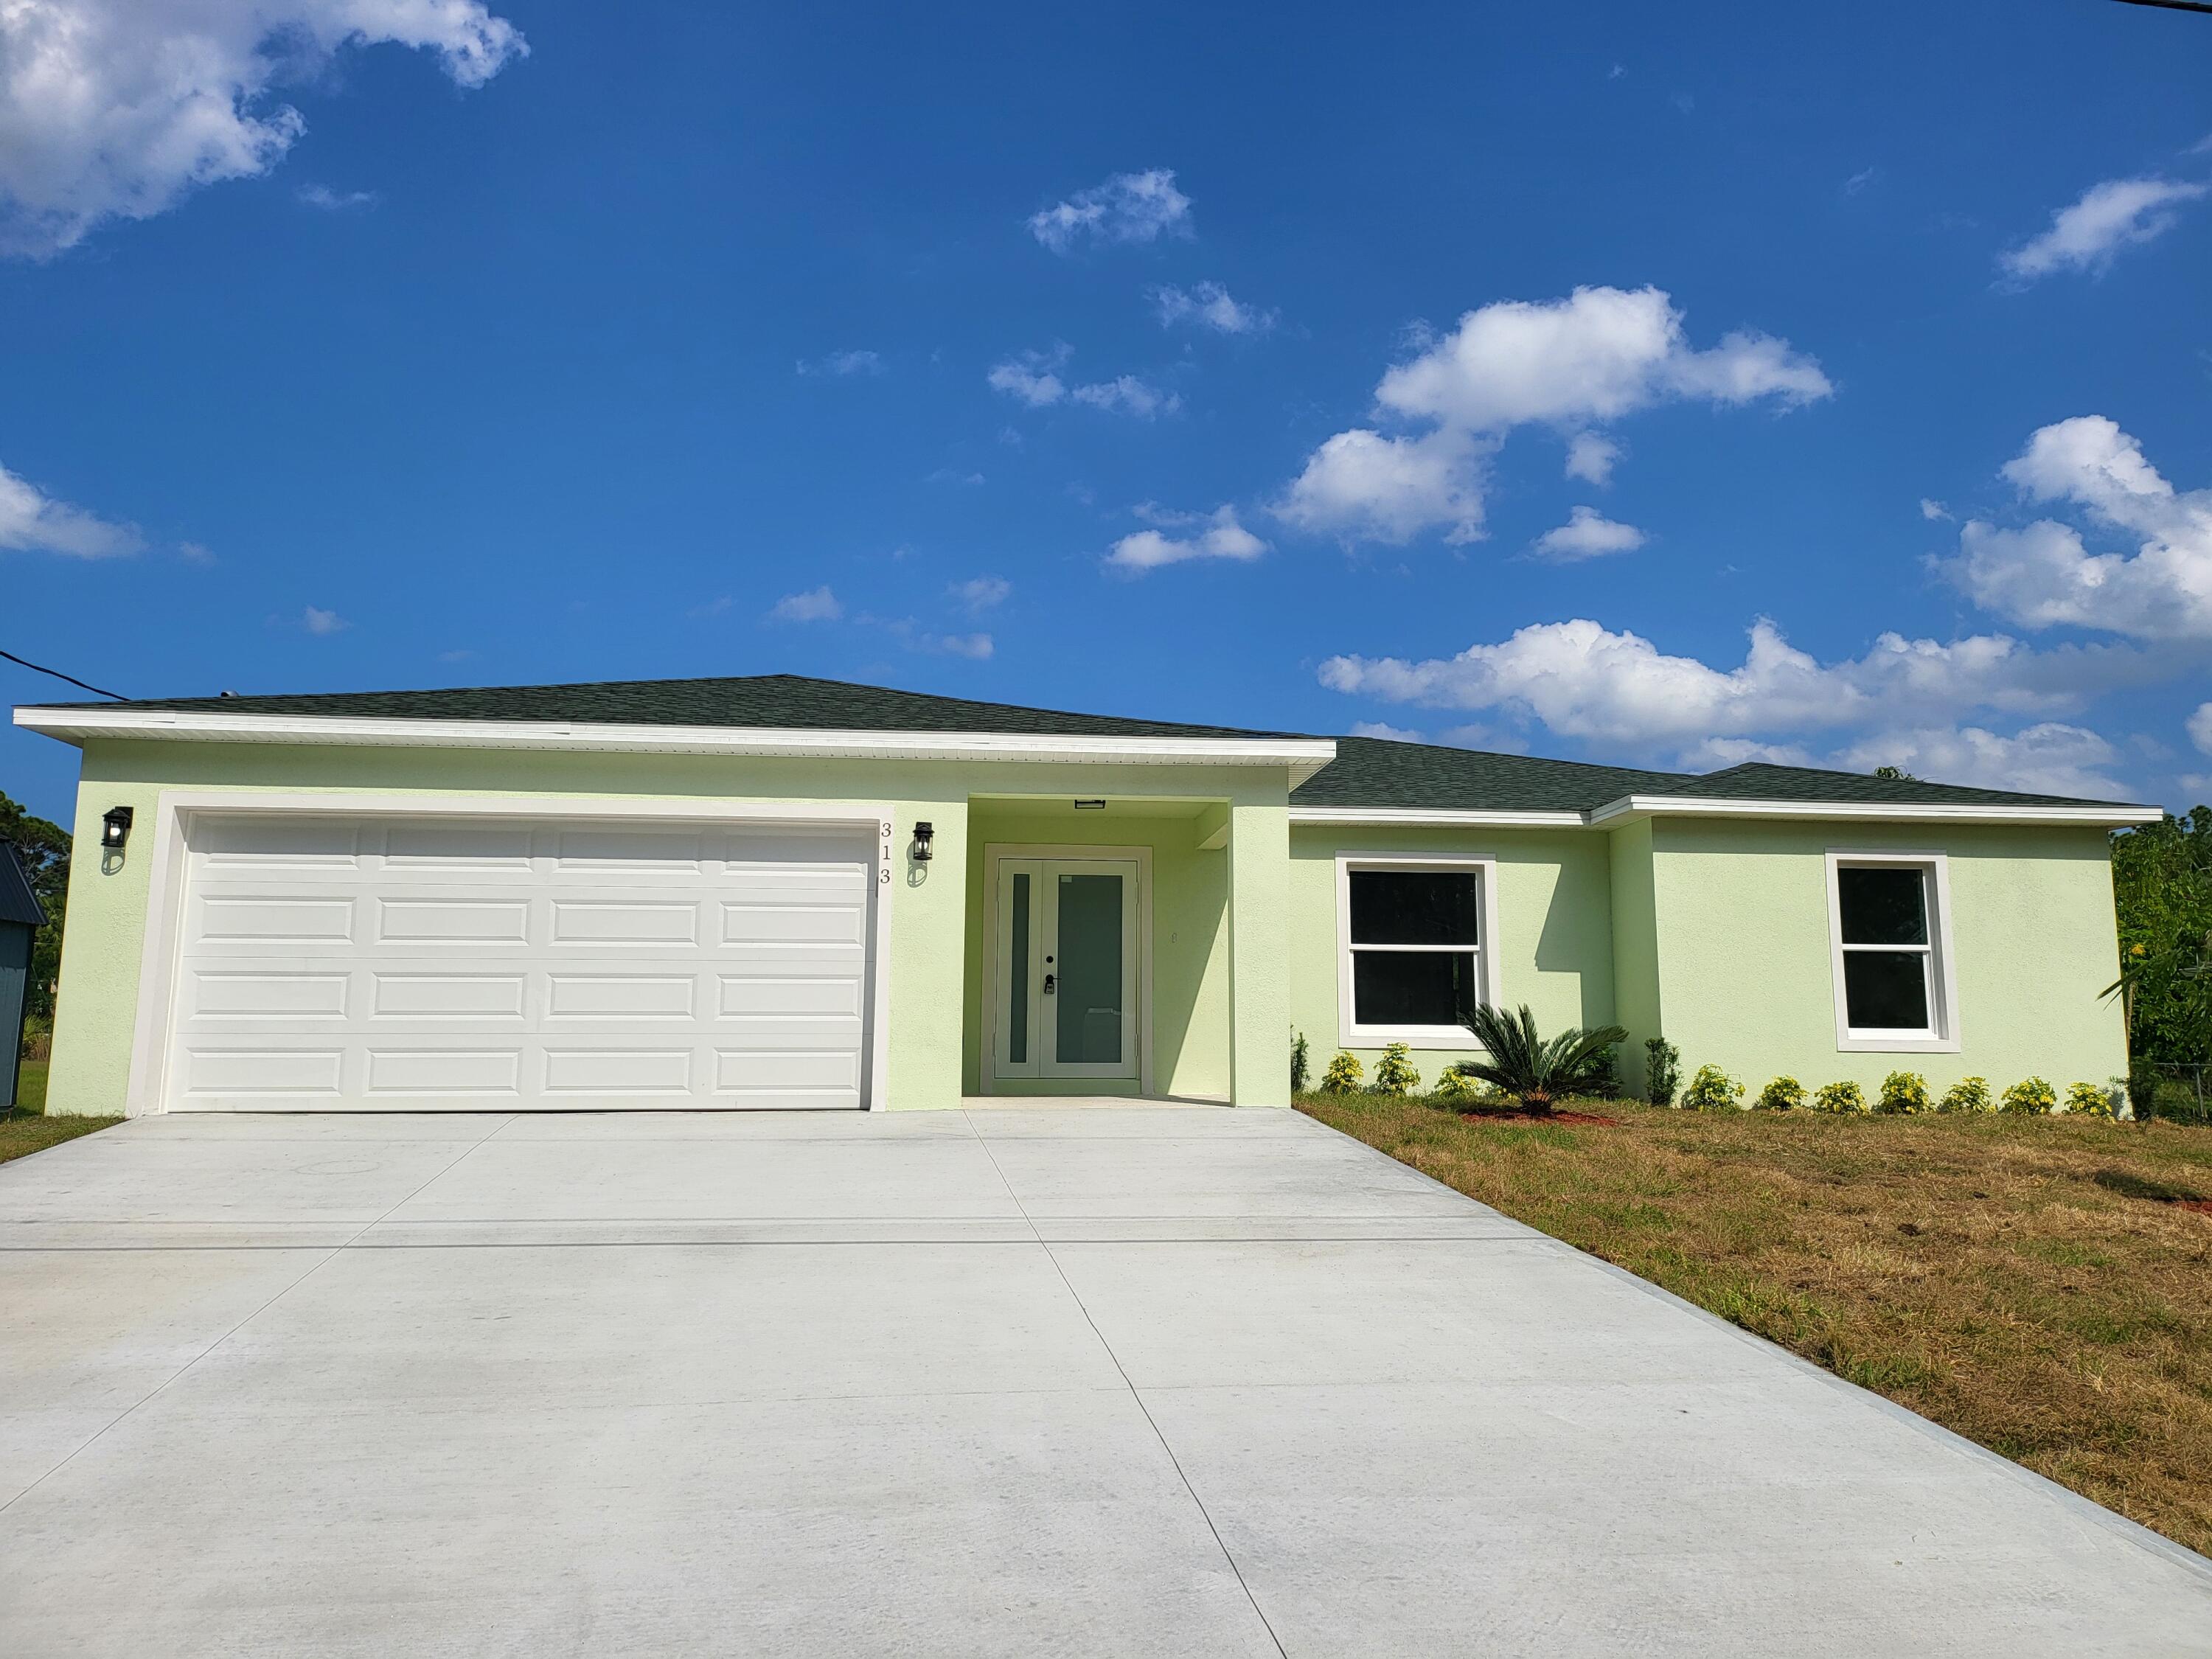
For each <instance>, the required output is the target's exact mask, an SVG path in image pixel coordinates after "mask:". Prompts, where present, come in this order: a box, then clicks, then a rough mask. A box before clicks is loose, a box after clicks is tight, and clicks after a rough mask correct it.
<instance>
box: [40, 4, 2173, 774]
mask: <svg viewBox="0 0 2212 1659" xmlns="http://www.w3.org/2000/svg"><path fill="white" fill-rule="evenodd" d="M185 10H186V9H183V8H148V7H143V6H140V5H137V4H132V3H126V0H32V3H30V4H29V5H28V6H27V7H25V8H19V9H16V10H15V12H13V13H11V14H10V15H9V21H4V22H0V249H4V251H5V257H4V258H0V307H4V312H5V315H6V316H7V318H8V319H9V350H8V352H7V356H6V367H5V373H4V378H0V469H4V473H5V477H4V478H0V647H5V648H7V649H9V650H11V651H14V652H16V653H20V654H22V655H25V656H28V657H31V658H33V659H37V660H40V661H42V662H47V663H51V664H52V665H56V666H58V667H62V668H64V669H66V670H68V671H70V672H73V673H76V674H77V675H80V676H82V677H83V678H86V679H88V680H91V681H93V682H94V683H96V684H100V685H104V686H108V687H111V688H112V689H114V690H119V691H123V692H126V693H130V694H133V695H142V696H159V695H167V694H182V693H205V692H210V691H214V690H222V689H229V690H238V691H240V692H255V691H276V690H348V689H370V688H379V687H387V686H415V685H436V684H515V683H526V682H538V681H547V680H567V679H590V678H653V677H676V676H687V675H709V674H747V673H758V672H772V671H793V672H799V673H809V674H819V675H826V676H831V677H842V678H860V679H869V680H876V681H881V682H884V683H887V684H897V685H902V686H908V687H911V688H915V689H917V690H930V691H942V692H946V693H951V694H957V695H961V696H978V697H987V698H994V699H1001V700H1006V701H1011V702H1035V703H1041V704H1046V705H1053V706H1062V707H1071V708H1087V709H1095V710H1100V711H1106V712H1116V713H1129V714H1146V715H1151V716H1155V717H1161V718H1170V719H1186V720H1197V721H1203V722H1210V723H1233V724H1243V725H1251V726H1265V727H1270V728H1283V727H1289V728H1296V729H1302V730H1312V731H1316V732H1345V731H1348V730H1353V729H1375V728H1376V727H1378V726H1380V727H1388V728H1389V729H1393V730H1396V731H1400V732H1419V733H1421V734H1423V735H1425V736H1426V737H1427V738H1431V740H1439V741H1454V742H1466V743H1473V744H1479V745H1483V746H1492V747H1504V748H1512V749H1526V750H1533V751H1535V752H1541V753H1550V754H1559V755H1564V756H1568V757H1580V758H1591V759H1604V760H1624V761H1631V762H1635V763H1650V764H1659V765H1668V766H1673V765H1687V766H1691V767H1695V768H1699V769H1703V768H1705V767H1710V766H1713V765H1718V764H1726V763H1729V762H1731V761H1734V760H1737V759H1741V758H1747V757H1749V758H1757V757H1780V758H1790V759H1800V760H1809V761H1812V762H1814V763H1824V764H1828V763H1832V764H1840V765H1844V766H1848V767H1852V768H1855V769H1865V768H1870V767H1871V766H1873V765H1875V764H1877V763H1881V762H1883V761H1893V762H1896V763H1902V764H1905V765H1906V766H1907V767H1908V768H1909V769H1911V770H1913V771H1915V772H1917V773H1919V774H1921V775H1926V776H1934V777H1946V778H1954V779H1960V780H1962V781H1975V782H1982V783H1987V784H1992V785H1996V786H1999V787H2006V786H2009V787H2021V788H2029V789H2044V788H2058V789H2063V790H2065V791H2068V792H2069V793H2072V792H2086V793H2107V794H2110V793H2123V794H2129V795H2135V796H2141V797H2143V798H2148V799H2156V800H2163V801H2165V802H2166V803H2168V804H2170V805H2185V804H2187V803H2188V802H2190V801H2192V800H2195V799H2203V797H2205V796H2206V795H2208V794H2212V282H2208V280H2207V276H2208V272H2212V188H2208V185H2212V143H2208V140H2212V18H2205V17H2198V16H2194V15H2188V14H2185V13H2179V12H2164V11H2157V10H2153V9H2145V8H2138V7H2132V6H2124V5H2118V4H2112V3H2106V0H2063V3H2061V0H2034V3H2021V0H2002V3H2000V0H1985V3H1959V4H1954V5H1948V6H1945V7H1941V8H1930V7H1927V6H1924V5H1906V4H1888V3H1860V4H1855V5H1852V6H1849V7H1827V8H1818V9H1815V8H1802V7H1783V8H1777V7H1771V6H1752V5H1748V4H1747V5H1741V6H1738V5H1716V6H1709V7H1697V8H1673V7H1667V8H1662V7H1654V6H1651V5H1650V4H1648V3H1636V4H1626V3H1621V4H1609V3H1603V0H1595V3H1589V4H1584V5H1581V6H1577V7H1573V8H1553V7H1517V8H1506V7H1481V8H1474V7H1468V6H1465V5H1437V6H1402V7H1396V8H1389V9H1383V11H1382V12H1380V13H1379V14H1378V13H1377V12H1376V11H1374V10H1371V9H1370V10H1369V11H1365V12H1361V11H1358V10H1356V9H1355V10H1352V11H1347V10H1346V9H1343V8H1340V7H1332V8H1303V7H1295V6H1285V7H1280V8H1274V9H1270V11H1269V13H1268V15H1267V17H1266V19H1265V21H1264V22H1262V21H1261V20H1260V19H1259V18H1258V17H1257V16H1256V15H1255V14H1253V13H1251V12H1249V10H1245V11H1239V10H1236V9H1227V8H1219V9H1213V8H1192V7H1187V6H1176V7H1169V6H1158V7H1147V6H1121V7H1113V8H1087V9H1081V10H1080V11H1078V10H1077V9H1073V8H1069V9H1060V8H1050V9H1048V8H1038V7H1035V6H1011V5H1009V6H972V7H965V8H927V9H924V8H915V7H907V6H899V7H893V6H882V7H870V8H858V9H847V8H827V7H803V8H802V7H793V8H784V9H776V10H770V9H763V8H736V7H711V6H710V7H697V6H685V7H678V6H673V5H650V4H648V5H642V6H631V7H621V8H614V7H605V6H586V5H581V4H574V3H571V4H556V3H543V0H485V3H483V4H477V3H473V0H440V3H435V4H427V5H425V4H416V3H409V0H258V3H255V4H251V5H249V4H247V3H245V0H202V3H198V4H197V5H195V6H194V7H193V8H191V9H189V17H190V21H189V22H186V21H179V16H178V14H180V13H184V12H185ZM271 20H275V21H278V22H281V23H283V25H284V27H283V32H282V33H280V34H278V35H276V36H274V37H269V36H264V34H263V33H262V30H263V29H264V27H265V26H267V25H268V24H269V23H270V21H271ZM186 37H189V38H186ZM180 46H189V47H190V48H191V51H190V52H189V59H190V61H191V62H192V63H194V64H197V65H198V66H199V70H198V76H197V80H191V79H190V78H189V77H188V78H187V80H186V81H185V82H179V79H178V77H176V76H174V75H173V74H168V73H165V72H162V71H161V68H160V66H161V65H163V64H175V63H176V62H178V61H179V47H180ZM0 674H4V678H0V684H3V685H4V686H5V687H6V688H7V689H8V690H9V693H10V695H11V696H12V698H14V699H15V700H16V701H24V702H31V701H41V700H47V699H49V698H51V697H53V696H60V695H66V688H62V687H57V686H53V685H52V684H51V683H44V682H40V681H39V680H37V679H36V678H33V677H31V676H28V675H26V674H21V673H20V672H19V671H15V670H14V669H13V668H11V667H9V666H8V665H5V664H0ZM75 759H76V757H75V755H74V754H73V753H72V752H71V751H70V750H65V749H63V748H61V747H60V746H59V745H56V744H52V743H49V742H47V741H46V740H43V739H39V738H32V737H29V736H27V735H25V734H21V733H18V732H13V731H10V732H8V733H6V734H5V736H4V738H0V788H5V789H6V790H7V791H8V792H9V793H11V794H14V795H15V796H17V797H18V798H21V799H27V800H28V801H30V802H31V803H32V804H33V805H34V806H35V807H37V808H39V809H40V810H42V811H47V812H50V813H53V814H56V815H59V814H62V813H63V812H64V809H65V805H66V802H67V800H68V799H69V792H70V782H71V780H72V778H73V775H74V767H75Z"/></svg>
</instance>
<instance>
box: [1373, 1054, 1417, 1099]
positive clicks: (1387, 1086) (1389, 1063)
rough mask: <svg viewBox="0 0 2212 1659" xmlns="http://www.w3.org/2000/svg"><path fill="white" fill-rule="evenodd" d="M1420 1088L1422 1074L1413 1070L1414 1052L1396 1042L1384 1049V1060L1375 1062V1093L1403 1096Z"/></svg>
mask: <svg viewBox="0 0 2212 1659" xmlns="http://www.w3.org/2000/svg"><path fill="white" fill-rule="evenodd" d="M1420 1086H1421V1074H1420V1073H1419V1072H1417V1071H1415V1070H1414V1069H1413V1050H1411V1049H1410V1048H1407V1047H1406V1045H1405V1044H1404V1043H1402V1042H1394V1043H1392V1044H1391V1045H1390V1046H1389V1048H1385V1049H1383V1058H1382V1059H1380V1060H1376V1062H1375V1084H1374V1091H1375V1092H1376V1094H1378V1095H1402V1094H1409V1093H1411V1092H1412V1091H1413V1090H1415V1089H1418V1088H1419V1087H1420Z"/></svg>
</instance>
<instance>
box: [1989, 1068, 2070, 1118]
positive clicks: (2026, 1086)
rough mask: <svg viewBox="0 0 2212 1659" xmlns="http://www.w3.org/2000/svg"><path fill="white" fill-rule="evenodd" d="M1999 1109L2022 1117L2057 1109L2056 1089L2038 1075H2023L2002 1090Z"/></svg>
mask: <svg viewBox="0 0 2212 1659" xmlns="http://www.w3.org/2000/svg"><path fill="white" fill-rule="evenodd" d="M2001 1109H2002V1110H2004V1111H2008V1112H2011V1113H2014V1114H2015V1115H2018V1116H2022V1117H2033V1116H2035V1115H2038V1114H2039V1113H2043V1112H2055V1111H2057V1109H2058V1091H2057V1090H2056V1089H2054V1088H2052V1087H2051V1085H2049V1084H2048V1083H2045V1081H2044V1080H2043V1079H2041V1078H2039V1077H2024V1078H2022V1079H2021V1080H2020V1081H2019V1082H2017V1083H2015V1084H2014V1085H2012V1087H2011V1088H2009V1089H2008V1090H2006V1091H2004V1104H2003V1106H2002V1108H2001Z"/></svg>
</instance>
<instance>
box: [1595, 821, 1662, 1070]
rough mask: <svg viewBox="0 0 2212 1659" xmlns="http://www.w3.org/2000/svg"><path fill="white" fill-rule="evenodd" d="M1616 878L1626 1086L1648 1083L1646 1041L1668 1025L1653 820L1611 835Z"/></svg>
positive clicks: (1618, 996) (1617, 1009)
mask: <svg viewBox="0 0 2212 1659" xmlns="http://www.w3.org/2000/svg"><path fill="white" fill-rule="evenodd" d="M1605 839H1606V841H1607V865H1608V866H1609V868H1610V870H1611V872H1612V878H1613V1023H1614V1024H1617V1025H1620V1026H1623V1027H1625V1028H1626V1030H1627V1032H1628V1041H1627V1042H1624V1043H1622V1044H1621V1045H1620V1081H1621V1086H1622V1087H1624V1088H1626V1089H1631V1090H1635V1091H1641V1090H1642V1089H1643V1087H1644V1039H1645V1038H1646V1037H1649V1036H1654V1035H1656V1034H1657V1033H1658V1032H1659V1031H1660V1030H1662V1025H1663V1020H1662V1013H1663V1010H1662V1006H1661V1003H1660V985H1659V914H1658V908H1657V905H1656V900H1655V897H1654V895H1653V891H1652V860H1651V822H1650V819H1648V818H1647V819H1645V820H1644V821H1643V822H1641V823H1630V824H1624V825H1622V826H1621V827H1620V829H1615V830H1612V831H1610V832H1609V833H1608V834H1607V836H1606V838H1605Z"/></svg>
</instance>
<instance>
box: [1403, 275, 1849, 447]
mask: <svg viewBox="0 0 2212 1659" xmlns="http://www.w3.org/2000/svg"><path fill="white" fill-rule="evenodd" d="M1833 390H1834V387H1833V386H1831V385H1830V384H1829V383H1828V379H1827V376H1826V375H1825V374H1822V373H1821V372H1820V365H1819V364H1817V363H1815V362H1814V361H1813V360H1812V359H1811V358H1809V357H1807V356H1802V354H1800V353H1798V352H1796V351H1794V350H1792V349H1790V344H1789V343H1788V342H1787V341H1785V340H1778V339H1776V338H1774V337H1772V336H1771V335H1766V334H1757V333H1749V332H1742V331H1739V332H1737V333H1734V334H1729V335H1727V336H1724V337H1723V338H1722V340H1721V342H1720V343H1719V344H1718V345H1717V346H1714V347H1711V349H1706V350H1703V351H1699V350H1696V349H1692V347H1691V345H1690V343H1689V339H1688V337H1687V334H1686V331H1685V329H1684V327H1683V322H1682V313H1681V312H1680V311H1679V310H1678V309H1676V307H1675V306H1674V301H1672V300H1671V299H1669V298H1668V295H1665V294H1664V293H1662V292H1661V291H1660V290H1659V289H1656V288H1640V289H1634V290H1632V291H1629V290H1623V289H1617V288H1578V289H1576V290H1575V291H1574V292H1573V293H1572V294H1571V295H1569V296H1568V297H1567V298H1565V299H1564V300H1553V301H1544V302H1539V303H1529V302H1527V301H1518V300H1507V301H1499V302H1498V303H1497V304H1495V305H1487V306H1484V307H1482V308H1481V309H1480V310H1478V311H1470V312H1468V313H1467V314H1466V315H1465V316H1464V317H1462V318H1461V319H1460V321H1459V326H1458V327H1457V328H1455V329H1454V330H1453V331H1451V332H1450V333H1449V334H1447V335H1445V336H1444V337H1443V338H1442V339H1440V340H1437V341H1436V342H1435V343H1433V344H1431V346H1430V347H1429V349H1427V350H1425V351H1424V352H1422V353H1421V354H1420V355H1419V356H1417V357H1415V358H1414V359H1413V361H1412V362H1406V363H1400V364H1398V365H1396V366H1395V368H1391V369H1390V370H1389V372H1388V373H1387V374H1384V375H1383V382H1382V384H1381V385H1380V386H1377V387H1376V391H1375V398H1376V402H1377V403H1379V404H1382V405H1383V407H1384V408H1385V409H1388V410H1391V411H1392V412H1393V413H1395V414H1398V415H1401V416H1407V418H1409V419H1426V420H1433V421H1437V422H1443V423H1444V424H1447V425H1450V426H1457V427H1464V428H1468V429H1469V430H1471V431H1478V432H1483V431H1487V432H1497V431H1503V430H1504V429H1506V428H1510V427H1514V426H1519V425H1522V424H1525V423H1528V422H1580V421H1610V420H1615V419H1618V418H1619V417H1620V416H1623V415H1628V414H1632V413H1633V412H1635V411H1636V410H1640V409H1645V408H1648V407H1650V405H1652V404H1656V403H1659V402H1662V401H1663V400H1666V399H1668V398H1692V399H1699V400H1706V401H1711V402H1714V403H1721V404H1746V403H1751V402H1753V401H1755V400H1757V399H1759V398H1772V399H1774V400H1775V401H1776V402H1778V403H1779V404H1783V405H1784V406H1788V405H1791V404H1803V403H1810V402H1812V401H1814V400H1815V399H1817V398H1825V397H1827V396H1828V395H1829V394H1830V393H1831V392H1832V391H1833Z"/></svg>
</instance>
